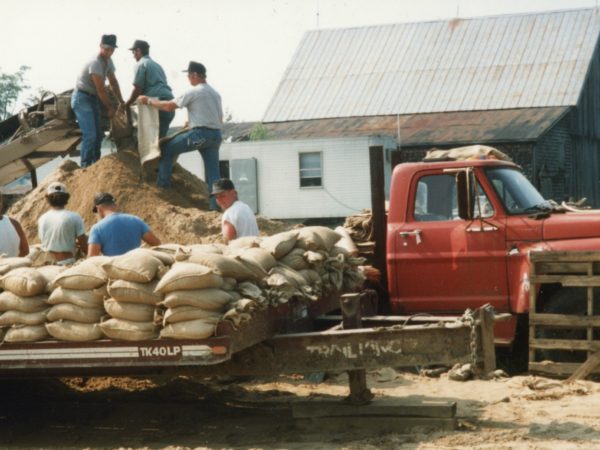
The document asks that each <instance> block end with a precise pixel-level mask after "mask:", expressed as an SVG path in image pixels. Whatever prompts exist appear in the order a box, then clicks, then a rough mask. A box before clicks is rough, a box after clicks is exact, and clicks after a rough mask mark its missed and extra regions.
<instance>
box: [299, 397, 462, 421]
mask: <svg viewBox="0 0 600 450" xmlns="http://www.w3.org/2000/svg"><path fill="white" fill-rule="evenodd" d="M292 415H293V417H295V418H298V419H301V418H311V417H312V418H317V417H348V416H361V417H366V416H389V417H440V418H450V417H454V416H456V402H449V401H443V400H439V401H438V400H421V401H416V400H415V401H410V400H400V401H398V400H395V399H378V400H375V401H373V402H371V403H369V404H368V405H362V406H355V405H352V404H350V403H346V402H343V401H341V400H321V399H317V400H315V401H308V402H297V403H292Z"/></svg>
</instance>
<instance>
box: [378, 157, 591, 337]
mask: <svg viewBox="0 0 600 450" xmlns="http://www.w3.org/2000/svg"><path fill="white" fill-rule="evenodd" d="M599 235H600V213H592V212H590V211H586V213H581V212H570V211H566V210H564V209H563V210H560V209H559V208H557V207H556V204H554V203H552V202H549V201H547V200H545V199H544V198H543V197H542V195H541V194H540V193H539V192H538V191H537V190H536V189H535V187H534V186H533V185H532V184H531V183H530V182H529V180H528V179H527V178H526V177H525V175H524V174H523V173H522V171H521V170H520V168H519V166H517V165H516V164H514V163H512V162H508V161H501V160H493V159H485V160H479V159H473V160H465V161H450V162H448V161H443V162H420V163H405V164H400V165H398V166H396V167H395V169H394V172H393V174H392V181H391V188H390V205H389V215H388V226H387V252H386V253H387V256H386V258H387V272H388V284H389V295H390V307H391V310H392V313H393V314H407V313H409V314H414V313H424V312H425V313H431V314H436V315H438V314H439V315H449V314H461V313H462V312H463V311H464V310H465V309H467V308H471V309H474V308H477V307H479V306H481V305H483V304H485V303H489V304H491V305H492V306H493V307H494V308H495V309H496V310H497V311H498V312H508V313H511V314H513V315H514V318H515V320H512V321H510V322H508V323H506V324H505V325H504V326H499V327H497V333H496V340H497V342H499V343H501V344H510V343H511V342H512V340H513V339H514V335H515V329H516V317H517V315H524V314H526V313H527V311H528V305H529V292H530V289H531V288H532V286H530V283H529V254H530V252H532V251H551V250H553V251H565V250H599V249H600V237H598V236H599Z"/></svg>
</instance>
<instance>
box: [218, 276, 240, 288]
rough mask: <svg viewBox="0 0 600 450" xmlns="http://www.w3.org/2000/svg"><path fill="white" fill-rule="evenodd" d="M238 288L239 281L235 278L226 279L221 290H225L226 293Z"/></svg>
mask: <svg viewBox="0 0 600 450" xmlns="http://www.w3.org/2000/svg"><path fill="white" fill-rule="evenodd" d="M236 286H237V280H236V279H235V278H231V277H224V278H223V285H222V286H221V289H223V290H224V291H230V290H232V289H234V288H235V287H236Z"/></svg>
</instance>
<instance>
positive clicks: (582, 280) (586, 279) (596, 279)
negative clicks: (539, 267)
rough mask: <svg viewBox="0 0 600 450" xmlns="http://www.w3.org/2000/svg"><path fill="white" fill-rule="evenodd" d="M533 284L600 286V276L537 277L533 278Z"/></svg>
mask: <svg viewBox="0 0 600 450" xmlns="http://www.w3.org/2000/svg"><path fill="white" fill-rule="evenodd" d="M531 283H532V284H550V283H560V284H562V285H563V286H571V287H588V286H591V287H596V286H600V275H592V276H589V275H580V276H577V275H536V276H535V277H533V278H531Z"/></svg>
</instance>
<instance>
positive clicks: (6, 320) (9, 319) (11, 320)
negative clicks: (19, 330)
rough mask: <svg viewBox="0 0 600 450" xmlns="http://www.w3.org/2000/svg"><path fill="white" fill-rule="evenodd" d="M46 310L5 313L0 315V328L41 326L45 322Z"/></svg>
mask: <svg viewBox="0 0 600 450" xmlns="http://www.w3.org/2000/svg"><path fill="white" fill-rule="evenodd" d="M47 313H48V311H47V308H46V310H44V311H39V312H30V313H26V312H21V311H15V310H11V311H6V312H3V313H2V315H0V327H9V326H11V325H42V324H43V323H44V322H45V321H46V314H47Z"/></svg>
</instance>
